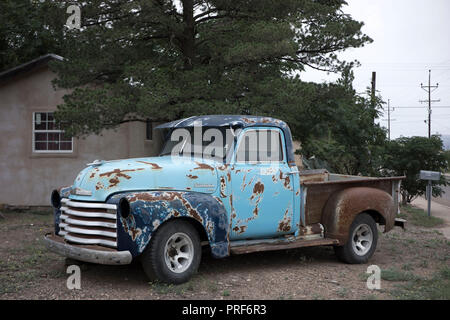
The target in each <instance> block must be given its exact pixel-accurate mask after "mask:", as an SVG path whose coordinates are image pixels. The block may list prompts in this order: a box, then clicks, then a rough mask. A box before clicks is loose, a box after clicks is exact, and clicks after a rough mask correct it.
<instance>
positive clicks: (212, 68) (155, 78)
mask: <svg viewBox="0 0 450 320" xmlns="http://www.w3.org/2000/svg"><path fill="white" fill-rule="evenodd" d="M79 3H80V6H81V16H82V29H81V30H72V31H68V32H67V33H66V35H65V41H64V50H63V55H64V57H65V58H66V59H65V61H64V62H54V64H53V68H54V70H55V71H56V72H57V74H58V79H57V80H56V81H55V85H56V86H58V87H60V88H68V89H73V91H72V93H71V94H68V95H66V96H65V97H64V103H63V104H62V105H60V106H59V107H58V111H57V113H56V117H57V119H58V120H59V121H62V122H64V123H65V126H66V130H67V131H68V133H69V134H72V135H83V134H89V133H99V132H100V131H101V130H102V129H104V128H114V127H116V126H118V125H119V124H120V123H123V122H125V121H136V120H137V121H139V120H140V121H142V120H144V119H146V118H152V119H154V120H172V119H178V118H181V117H186V116H189V115H193V114H207V113H209V114H211V113H222V114H224V113H245V112H247V113H252V114H271V115H273V114H277V115H281V117H282V118H284V119H286V117H288V116H290V115H291V114H292V111H291V110H287V106H292V105H302V106H303V107H305V106H306V105H305V104H304V103H308V100H309V97H310V95H308V98H303V97H301V96H298V95H296V93H297V92H308V93H310V92H311V91H312V92H318V91H319V90H318V89H317V88H314V87H313V86H311V85H308V84H303V83H302V82H301V81H300V80H299V79H298V78H295V77H293V76H292V74H294V73H295V72H297V71H299V70H300V71H301V70H303V68H304V66H311V67H313V68H316V69H321V70H329V71H334V72H338V71H342V70H344V68H345V67H346V66H349V65H350V66H351V65H352V64H353V62H350V63H347V62H345V61H340V60H339V59H338V57H337V55H336V53H337V52H339V51H343V50H345V49H347V48H352V47H353V48H357V47H361V46H363V45H364V44H366V43H368V42H370V41H371V39H370V38H369V37H368V36H366V35H365V34H363V33H362V32H361V27H362V25H363V23H361V22H358V21H355V20H353V19H352V17H351V16H349V15H347V14H344V13H343V11H342V8H343V6H344V5H345V4H346V3H345V1H344V0H284V1H274V0H233V1H229V0H226V1H225V0H181V1H171V0H129V1H119V0H89V1H82V2H81V1H80V2H79ZM288 89H291V91H289V90H288ZM276 90H278V91H277V92H276ZM286 101H287V102H288V103H287V106H286V105H285V106H283V103H285V102H286ZM274 110H275V111H276V113H274Z"/></svg>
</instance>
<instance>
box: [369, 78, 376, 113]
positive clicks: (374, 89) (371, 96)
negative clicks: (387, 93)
mask: <svg viewBox="0 0 450 320" xmlns="http://www.w3.org/2000/svg"><path fill="white" fill-rule="evenodd" d="M376 82H377V73H376V72H375V71H372V82H371V84H372V89H371V94H370V100H371V101H370V102H371V104H372V110H373V112H374V114H375V107H376V105H375V97H376V86H377V84H376ZM373 122H375V116H374V118H373Z"/></svg>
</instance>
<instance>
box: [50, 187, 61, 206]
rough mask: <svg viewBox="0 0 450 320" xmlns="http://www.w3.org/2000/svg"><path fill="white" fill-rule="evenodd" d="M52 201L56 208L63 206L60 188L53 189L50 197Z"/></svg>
mask: <svg viewBox="0 0 450 320" xmlns="http://www.w3.org/2000/svg"><path fill="white" fill-rule="evenodd" d="M50 202H51V203H52V206H53V208H55V209H59V208H60V207H61V196H60V195H59V192H58V190H53V192H52V195H51V197H50Z"/></svg>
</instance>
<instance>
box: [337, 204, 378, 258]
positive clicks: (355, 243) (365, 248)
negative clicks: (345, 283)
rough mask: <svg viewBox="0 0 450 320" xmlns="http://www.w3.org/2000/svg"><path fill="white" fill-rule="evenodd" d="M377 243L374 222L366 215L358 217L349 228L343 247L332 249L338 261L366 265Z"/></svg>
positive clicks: (376, 231)
mask: <svg viewBox="0 0 450 320" xmlns="http://www.w3.org/2000/svg"><path fill="white" fill-rule="evenodd" d="M377 242H378V229H377V224H376V222H375V220H374V219H373V218H372V217H371V216H370V215H369V214H367V213H362V214H360V215H358V216H357V217H356V218H355V220H354V221H353V223H352V225H351V226H350V230H349V237H348V240H347V243H346V244H345V245H344V246H340V247H334V252H335V254H336V256H337V257H338V259H339V260H341V261H343V262H345V263H349V264H362V263H367V261H369V259H370V257H372V255H373V253H374V252H375V249H376V247H377Z"/></svg>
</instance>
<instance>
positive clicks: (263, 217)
mask: <svg viewBox="0 0 450 320" xmlns="http://www.w3.org/2000/svg"><path fill="white" fill-rule="evenodd" d="M236 145H237V147H236V149H235V155H234V159H233V160H232V164H233V166H232V167H233V169H232V170H233V173H232V175H233V178H232V180H231V184H232V195H233V198H232V199H233V209H234V213H235V214H233V215H232V217H231V218H232V230H231V240H238V239H258V238H271V237H276V236H281V235H283V234H289V233H293V232H295V230H294V228H293V201H294V192H293V184H292V178H291V176H290V168H289V166H288V164H287V161H286V152H285V150H286V148H285V140H284V135H283V132H282V131H281V130H280V129H279V128H267V127H257V128H256V127H255V128H247V129H244V130H243V131H242V132H241V134H240V135H239V138H238V141H237V144H236Z"/></svg>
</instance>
